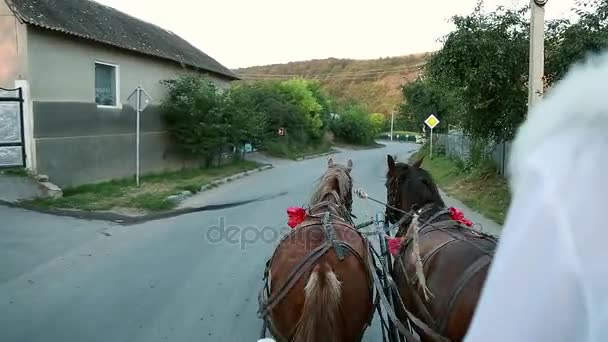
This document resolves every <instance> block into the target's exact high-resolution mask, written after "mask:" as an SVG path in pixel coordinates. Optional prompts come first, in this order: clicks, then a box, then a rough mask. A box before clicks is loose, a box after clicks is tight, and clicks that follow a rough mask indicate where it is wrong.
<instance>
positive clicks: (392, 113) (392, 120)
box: [391, 110, 395, 141]
mask: <svg viewBox="0 0 608 342" xmlns="http://www.w3.org/2000/svg"><path fill="white" fill-rule="evenodd" d="M394 123H395V111H394V110H393V111H392V112H391V141H393V125H394Z"/></svg>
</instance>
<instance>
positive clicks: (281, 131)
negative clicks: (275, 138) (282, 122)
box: [279, 127, 285, 136]
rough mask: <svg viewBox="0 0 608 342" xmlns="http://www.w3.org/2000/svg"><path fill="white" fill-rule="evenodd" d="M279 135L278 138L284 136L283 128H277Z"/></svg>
mask: <svg viewBox="0 0 608 342" xmlns="http://www.w3.org/2000/svg"><path fill="white" fill-rule="evenodd" d="M279 135H280V136H284V135H285V128H283V127H281V128H279Z"/></svg>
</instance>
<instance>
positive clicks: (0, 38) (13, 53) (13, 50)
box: [0, 0, 27, 88]
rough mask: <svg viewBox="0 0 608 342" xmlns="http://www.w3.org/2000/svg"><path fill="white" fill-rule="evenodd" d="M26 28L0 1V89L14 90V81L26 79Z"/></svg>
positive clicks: (1, 0)
mask: <svg viewBox="0 0 608 342" xmlns="http://www.w3.org/2000/svg"><path fill="white" fill-rule="evenodd" d="M26 59H27V27H26V25H25V24H22V23H20V22H19V20H18V19H17V18H16V17H15V16H14V15H13V12H11V10H10V9H9V8H8V5H7V4H6V2H5V0H0V87H3V88H14V87H15V84H14V81H15V80H16V79H18V78H25V77H27V75H26V73H27V63H25V61H26Z"/></svg>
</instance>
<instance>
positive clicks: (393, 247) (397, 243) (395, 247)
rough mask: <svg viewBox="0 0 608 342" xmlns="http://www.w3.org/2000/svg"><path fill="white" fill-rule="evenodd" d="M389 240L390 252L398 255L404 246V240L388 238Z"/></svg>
mask: <svg viewBox="0 0 608 342" xmlns="http://www.w3.org/2000/svg"><path fill="white" fill-rule="evenodd" d="M387 240H388V251H389V252H390V253H391V254H392V255H397V253H399V250H400V249H401V245H403V238H387Z"/></svg>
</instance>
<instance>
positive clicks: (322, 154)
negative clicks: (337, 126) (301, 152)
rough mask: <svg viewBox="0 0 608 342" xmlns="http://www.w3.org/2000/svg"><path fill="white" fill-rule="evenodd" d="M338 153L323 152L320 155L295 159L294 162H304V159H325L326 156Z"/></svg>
mask: <svg viewBox="0 0 608 342" xmlns="http://www.w3.org/2000/svg"><path fill="white" fill-rule="evenodd" d="M337 153H340V151H335V150H334V151H330V152H325V153H321V154H314V155H312V156H306V157H300V158H296V161H301V160H306V159H313V158H319V157H325V156H328V155H330V154H337Z"/></svg>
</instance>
